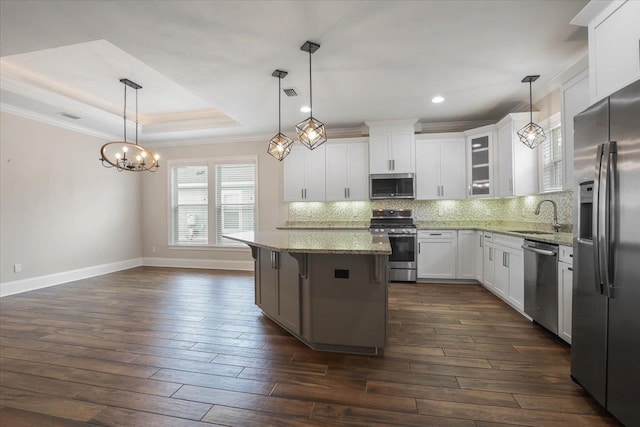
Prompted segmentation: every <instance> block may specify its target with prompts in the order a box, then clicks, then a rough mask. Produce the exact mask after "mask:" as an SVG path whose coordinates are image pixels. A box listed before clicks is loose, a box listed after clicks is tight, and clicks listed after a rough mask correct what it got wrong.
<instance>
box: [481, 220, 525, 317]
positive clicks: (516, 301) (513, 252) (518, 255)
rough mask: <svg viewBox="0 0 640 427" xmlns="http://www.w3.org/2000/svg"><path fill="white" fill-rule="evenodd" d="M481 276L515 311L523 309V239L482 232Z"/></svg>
mask: <svg viewBox="0 0 640 427" xmlns="http://www.w3.org/2000/svg"><path fill="white" fill-rule="evenodd" d="M483 240H484V250H483V268H484V271H483V279H482V280H481V281H480V282H481V283H482V284H483V285H484V286H485V287H486V288H487V289H489V290H490V291H491V292H493V293H494V294H496V295H498V296H499V297H501V298H502V299H504V300H505V301H506V302H508V303H509V304H510V305H511V306H513V307H514V308H516V309H517V310H518V311H520V312H523V311H524V255H523V251H522V243H523V239H521V238H518V237H513V236H507V235H504V234H498V233H488V232H485V233H484V236H483Z"/></svg>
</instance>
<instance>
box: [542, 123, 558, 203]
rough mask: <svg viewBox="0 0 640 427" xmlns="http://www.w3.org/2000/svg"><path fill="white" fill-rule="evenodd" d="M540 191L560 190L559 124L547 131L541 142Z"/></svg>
mask: <svg viewBox="0 0 640 427" xmlns="http://www.w3.org/2000/svg"><path fill="white" fill-rule="evenodd" d="M541 153H542V191H543V192H548V191H557V190H562V132H561V128H560V126H556V127H554V128H553V129H550V130H548V131H547V140H546V141H544V142H543V143H542V150H541Z"/></svg>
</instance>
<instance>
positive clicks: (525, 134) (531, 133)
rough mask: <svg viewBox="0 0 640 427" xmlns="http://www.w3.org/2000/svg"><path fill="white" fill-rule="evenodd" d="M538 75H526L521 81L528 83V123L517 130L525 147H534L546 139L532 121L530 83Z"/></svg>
mask: <svg viewBox="0 0 640 427" xmlns="http://www.w3.org/2000/svg"><path fill="white" fill-rule="evenodd" d="M538 77H540V76H526V77H525V78H523V79H522V83H529V123H528V124H527V125H525V126H524V127H523V128H522V129H520V130H519V131H518V137H519V138H520V141H521V142H522V143H523V144H524V145H526V146H527V147H529V148H531V149H534V148H536V147H537V146H538V145H540V143H542V142H544V141H545V140H546V139H547V136H546V135H545V134H544V130H542V128H541V127H540V126H538V125H537V124H535V123H533V100H532V97H531V83H532V82H535V81H536V80H538Z"/></svg>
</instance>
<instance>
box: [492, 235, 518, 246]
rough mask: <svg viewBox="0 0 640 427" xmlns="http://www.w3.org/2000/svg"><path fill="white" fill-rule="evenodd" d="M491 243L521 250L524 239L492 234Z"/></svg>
mask: <svg viewBox="0 0 640 427" xmlns="http://www.w3.org/2000/svg"><path fill="white" fill-rule="evenodd" d="M493 243H495V244H498V245H503V246H509V247H511V248H515V249H519V250H522V245H523V244H524V239H523V238H522V237H515V236H507V235H506V234H494V235H493Z"/></svg>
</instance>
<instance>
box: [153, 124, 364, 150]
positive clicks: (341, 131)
mask: <svg viewBox="0 0 640 427" xmlns="http://www.w3.org/2000/svg"><path fill="white" fill-rule="evenodd" d="M329 130H330V132H331V134H330V136H329V140H333V139H340V138H351V137H362V136H368V135H367V134H363V133H362V127H361V126H358V127H347V128H330V129H329ZM272 136H273V134H272V133H258V134H242V135H240V134H239V135H224V136H210V137H206V136H204V137H194V138H175V139H164V140H155V141H153V140H147V141H145V144H144V145H145V147H151V148H166V147H180V146H187V145H209V144H225V143H241V142H260V141H264V142H265V144H267V143H268V142H269V139H270V138H271V137H272ZM265 152H266V151H265Z"/></svg>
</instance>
